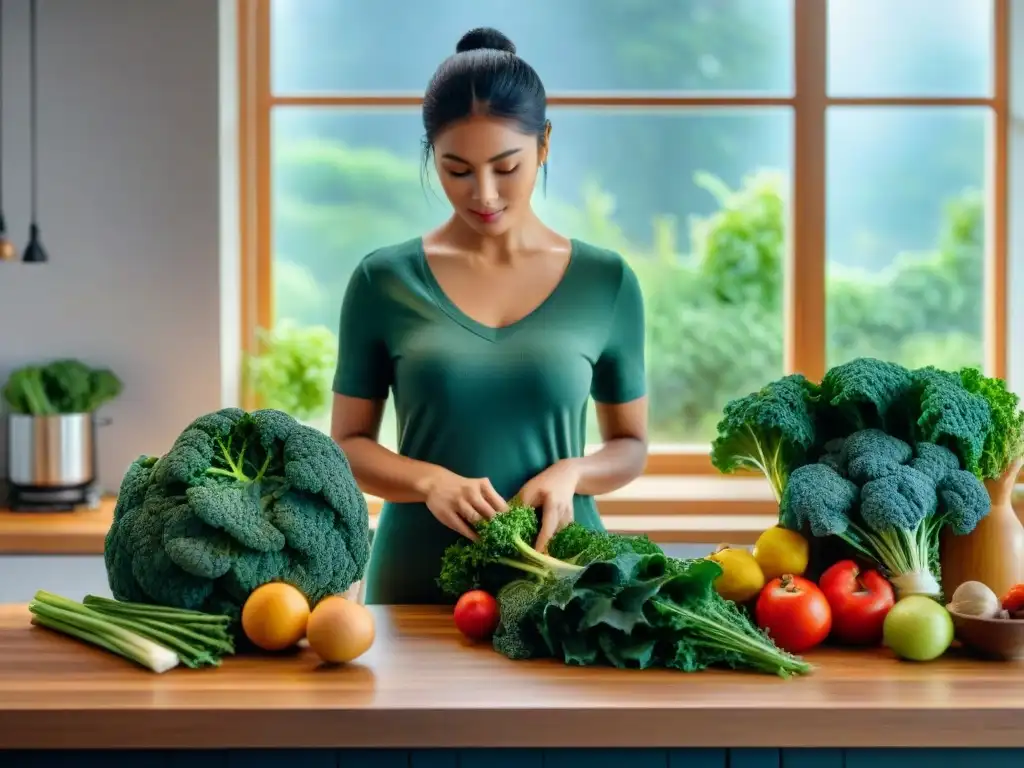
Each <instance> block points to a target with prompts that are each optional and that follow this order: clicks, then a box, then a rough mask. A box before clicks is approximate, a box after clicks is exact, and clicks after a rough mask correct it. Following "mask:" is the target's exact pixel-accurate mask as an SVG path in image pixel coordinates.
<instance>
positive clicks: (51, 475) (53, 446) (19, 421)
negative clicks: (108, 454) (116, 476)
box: [7, 413, 96, 489]
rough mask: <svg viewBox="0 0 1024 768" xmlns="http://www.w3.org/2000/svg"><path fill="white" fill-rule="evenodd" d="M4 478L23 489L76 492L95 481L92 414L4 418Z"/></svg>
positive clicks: (94, 433)
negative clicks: (73, 490)
mask: <svg viewBox="0 0 1024 768" xmlns="http://www.w3.org/2000/svg"><path fill="white" fill-rule="evenodd" d="M7 438H8V439H7V476H8V479H9V480H10V482H11V484H12V485H15V486H20V487H23V488H54V489H58V488H76V487H80V486H85V485H89V484H91V483H93V482H94V481H95V480H96V419H95V416H94V414H91V413H69V414H60V415H57V416H25V415H22V414H10V415H9V416H8V417H7Z"/></svg>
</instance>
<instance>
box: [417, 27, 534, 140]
mask: <svg viewBox="0 0 1024 768" xmlns="http://www.w3.org/2000/svg"><path fill="white" fill-rule="evenodd" d="M473 114H486V115H491V116H493V117H499V118H506V119H509V120H514V121H515V122H516V123H517V124H518V125H519V129H520V130H521V131H523V132H524V133H526V134H530V135H534V136H537V137H538V141H543V140H544V133H545V130H546V128H547V126H548V119H547V94H546V93H545V91H544V84H543V83H542V82H541V80H540V76H539V75H538V74H537V72H536V71H535V70H534V68H533V67H531V66H530V65H529V64H527V63H526V62H525V61H524V60H523V59H521V58H519V56H517V55H516V47H515V45H514V44H513V43H512V41H511V40H509V39H508V38H507V37H505V35H503V34H502V33H501V32H499V31H498V30H496V29H491V28H490V27H479V28H477V29H472V30H470V31H469V32H467V33H466V34H464V35H463V36H462V39H460V40H459V42H458V45H456V46H455V53H454V54H453V55H452V56H449V57H448V58H447V59H445V60H444V61H443V62H441V66H439V67H438V68H437V71H436V72H435V73H434V76H433V77H432V78H431V79H430V84H429V85H428V86H427V92H426V94H425V95H424V97H423V129H424V132H425V137H424V152H425V159H426V157H429V153H430V151H431V148H432V147H433V146H434V140H435V139H436V138H437V135H438V134H439V133H440V132H441V131H442V130H444V129H445V128H447V127H448V126H449V125H451V124H452V123H454V122H456V121H458V120H462V119H463V118H466V117H469V116H470V115H473Z"/></svg>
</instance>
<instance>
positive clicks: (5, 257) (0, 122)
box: [0, 5, 18, 261]
mask: <svg viewBox="0 0 1024 768" xmlns="http://www.w3.org/2000/svg"><path fill="white" fill-rule="evenodd" d="M3 50H4V11H3V6H2V5H0V261H14V260H15V259H17V258H18V252H17V251H16V250H15V248H14V243H12V242H11V239H10V238H9V237H8V236H7V217H6V216H4V204H3V199H4V132H3V128H4V117H3V112H4V107H3V104H4V96H3V94H4V90H3V89H4V75H3V72H4V67H3Z"/></svg>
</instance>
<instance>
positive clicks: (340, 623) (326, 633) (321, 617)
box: [306, 595, 376, 664]
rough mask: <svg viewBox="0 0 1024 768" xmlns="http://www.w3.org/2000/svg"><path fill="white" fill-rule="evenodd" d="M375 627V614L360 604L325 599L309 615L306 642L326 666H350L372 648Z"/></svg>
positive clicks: (331, 598) (334, 596) (342, 599)
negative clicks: (349, 664) (350, 663)
mask: <svg viewBox="0 0 1024 768" xmlns="http://www.w3.org/2000/svg"><path fill="white" fill-rule="evenodd" d="M375 638H376V626H375V624H374V621H373V614H372V613H370V610H369V609H368V608H367V607H366V606H365V605H361V604H360V603H357V602H354V601H352V600H347V599H346V598H344V597H341V596H340V595H331V596H330V597H325V598H324V599H323V600H321V601H320V602H319V603H317V604H316V607H315V608H313V612H312V613H310V614H309V624H308V626H307V627H306V640H307V641H308V642H309V647H310V648H311V649H312V650H313V653H315V654H316V655H317V656H319V657H320V659H321V660H323V661H324V662H326V663H327V664H348V663H349V662H351V661H355V660H356V659H357V658H359V657H360V656H362V655H363V654H364V653H366V652H367V651H368V650H370V647H371V646H372V645H373V641H374V639H375Z"/></svg>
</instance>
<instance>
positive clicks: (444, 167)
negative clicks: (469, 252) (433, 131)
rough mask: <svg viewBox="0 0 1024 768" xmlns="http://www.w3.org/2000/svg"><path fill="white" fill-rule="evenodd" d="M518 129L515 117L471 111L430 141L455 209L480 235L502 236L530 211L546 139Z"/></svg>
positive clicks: (445, 187) (442, 180)
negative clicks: (487, 114) (506, 118)
mask: <svg viewBox="0 0 1024 768" xmlns="http://www.w3.org/2000/svg"><path fill="white" fill-rule="evenodd" d="M538 145H539V142H538V139H537V137H536V136H530V135H527V134H524V133H521V132H520V131H519V130H517V126H516V124H515V123H514V122H511V121H509V120H502V119H499V118H494V117H485V116H473V117H469V118H467V119H465V120H461V121H459V122H458V123H455V124H454V125H451V126H449V127H448V128H446V129H445V130H444V131H442V132H441V134H440V135H439V136H438V137H437V139H436V140H435V141H434V164H435V166H436V167H437V175H438V177H439V178H440V179H441V185H442V186H443V187H444V193H445V194H446V195H447V196H448V200H449V201H450V202H451V204H452V207H453V208H454V209H455V212H456V213H457V214H458V215H459V216H460V217H461V218H462V219H463V220H464V221H465V222H466V223H467V224H469V226H470V227H472V228H473V229H474V230H476V231H477V232H479V233H480V234H482V235H488V236H491V237H493V236H497V235H502V234H504V233H505V232H508V231H509V230H510V229H512V228H513V227H514V226H515V225H516V223H517V221H521V220H522V218H523V216H524V214H525V213H527V212H528V211H529V210H530V197H531V196H532V194H533V189H534V186H535V184H536V183H537V171H538V169H539V168H540V166H541V164H542V163H543V162H544V160H545V159H546V157H547V141H545V146H544V147H543V148H541V147H539V146H538Z"/></svg>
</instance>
